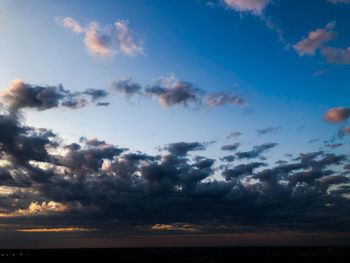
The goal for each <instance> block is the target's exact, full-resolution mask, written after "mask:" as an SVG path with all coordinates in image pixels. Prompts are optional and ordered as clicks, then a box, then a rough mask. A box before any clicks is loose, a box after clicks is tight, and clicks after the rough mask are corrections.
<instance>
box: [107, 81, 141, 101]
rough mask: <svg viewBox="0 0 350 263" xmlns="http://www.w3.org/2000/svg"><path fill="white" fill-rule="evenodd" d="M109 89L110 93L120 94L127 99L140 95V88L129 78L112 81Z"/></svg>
mask: <svg viewBox="0 0 350 263" xmlns="http://www.w3.org/2000/svg"><path fill="white" fill-rule="evenodd" d="M111 89H112V91H115V92H118V93H122V94H124V95H126V96H127V97H130V96H133V95H135V94H140V93H141V92H142V86H141V85H140V84H138V83H136V82H134V81H133V80H132V79H131V78H126V79H120V80H116V81H113V82H112V86H111Z"/></svg>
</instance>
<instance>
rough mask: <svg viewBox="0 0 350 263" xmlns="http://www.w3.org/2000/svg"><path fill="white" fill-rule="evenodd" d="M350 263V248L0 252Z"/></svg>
mask: <svg viewBox="0 0 350 263" xmlns="http://www.w3.org/2000/svg"><path fill="white" fill-rule="evenodd" d="M82 259H84V260H92V262H99V261H100V262H121V263H124V262H142V263H146V262H152V263H153V262H165V263H171V262H213V263H214V262H259V263H260V262H282V263H285V262H297V263H298V262H301V261H302V262H318V263H322V262H350V247H349V248H348V247H303V248H297V247H292V248H291V247H288V248H287V247H286V248H283V247H275V248H273V247H267V248H262V247H258V248H252V247H249V248H248V247H244V248H240V247H222V248H213V247H211V248H106V249H31V250H30V249H28V250H26V249H23V250H1V249H0V262H56V261H58V262H62V261H63V260H69V262H71V261H72V260H82Z"/></svg>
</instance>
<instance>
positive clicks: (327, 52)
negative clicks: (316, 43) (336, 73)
mask: <svg viewBox="0 0 350 263" xmlns="http://www.w3.org/2000/svg"><path fill="white" fill-rule="evenodd" d="M322 54H323V55H324V56H325V57H326V59H327V61H328V62H329V63H333V64H350V47H348V48H346V49H342V48H334V47H325V48H323V49H322Z"/></svg>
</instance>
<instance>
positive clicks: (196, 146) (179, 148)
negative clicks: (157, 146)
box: [163, 142, 206, 156]
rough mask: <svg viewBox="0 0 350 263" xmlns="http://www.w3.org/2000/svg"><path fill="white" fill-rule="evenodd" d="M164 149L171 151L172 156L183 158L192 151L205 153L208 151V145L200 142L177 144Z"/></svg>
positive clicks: (171, 144)
mask: <svg viewBox="0 0 350 263" xmlns="http://www.w3.org/2000/svg"><path fill="white" fill-rule="evenodd" d="M163 149H164V150H167V151H169V152H170V153H171V154H174V155H178V156H183V155H187V153H188V152H190V151H203V150H205V149H206V145H205V144H204V143H200V142H190V143H188V142H177V143H170V144H168V145H166V146H165V147H164V148H163Z"/></svg>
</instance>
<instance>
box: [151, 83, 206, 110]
mask: <svg viewBox="0 0 350 263" xmlns="http://www.w3.org/2000/svg"><path fill="white" fill-rule="evenodd" d="M145 92H146V94H148V95H150V96H151V97H155V98H157V99H158V100H159V103H160V104H161V105H163V106H165V107H172V106H174V105H183V106H185V107H188V106H189V105H190V104H192V103H196V102H199V101H200V95H199V89H197V88H196V87H195V86H194V85H193V84H191V83H189V82H185V81H181V80H175V81H174V82H172V83H169V84H166V85H164V86H161V85H154V86H151V87H147V88H146V89H145Z"/></svg>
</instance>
